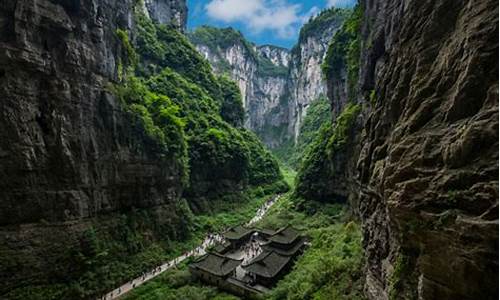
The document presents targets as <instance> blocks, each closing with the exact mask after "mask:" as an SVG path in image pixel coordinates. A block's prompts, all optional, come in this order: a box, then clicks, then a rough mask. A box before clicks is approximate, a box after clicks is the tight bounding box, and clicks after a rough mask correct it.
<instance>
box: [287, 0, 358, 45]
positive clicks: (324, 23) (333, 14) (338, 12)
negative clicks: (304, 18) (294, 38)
mask: <svg viewBox="0 0 500 300" xmlns="http://www.w3.org/2000/svg"><path fill="white" fill-rule="evenodd" d="M349 14H350V10H348V9H340V8H335V7H332V8H329V9H325V10H323V11H322V12H321V13H319V15H317V16H316V17H311V19H309V21H308V22H307V23H306V24H304V26H302V28H301V29H300V35H299V42H298V44H297V45H299V44H301V43H304V42H305V41H306V40H307V38H308V37H311V36H316V35H317V34H321V33H323V32H325V30H326V29H327V28H328V27H331V26H333V25H334V24H338V25H340V24H342V23H343V22H344V20H345V18H346V17H348V16H349ZM298 50H299V49H298V48H297V46H296V47H294V48H293V49H292V52H298Z"/></svg>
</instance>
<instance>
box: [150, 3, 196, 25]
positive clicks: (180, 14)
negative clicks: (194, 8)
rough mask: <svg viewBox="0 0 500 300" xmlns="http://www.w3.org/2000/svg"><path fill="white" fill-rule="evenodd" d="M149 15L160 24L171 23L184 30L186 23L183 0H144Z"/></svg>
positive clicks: (185, 8) (185, 7) (186, 9)
mask: <svg viewBox="0 0 500 300" xmlns="http://www.w3.org/2000/svg"><path fill="white" fill-rule="evenodd" d="M144 4H145V5H146V8H147V11H148V14H149V17H150V18H151V19H153V20H155V21H157V22H158V23H161V24H173V25H175V26H176V27H177V28H179V29H180V30H182V31H184V30H185V29H186V25H187V11H188V8H187V4H186V1H185V0H145V1H144Z"/></svg>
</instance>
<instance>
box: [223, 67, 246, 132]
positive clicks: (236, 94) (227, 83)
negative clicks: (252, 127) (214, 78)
mask: <svg viewBox="0 0 500 300" xmlns="http://www.w3.org/2000/svg"><path fill="white" fill-rule="evenodd" d="M219 83H220V86H221V91H222V97H223V99H224V100H223V102H222V104H221V109H220V114H221V116H222V119H224V121H226V122H228V123H229V124H231V125H233V126H235V127H241V126H243V122H244V121H245V110H244V109H243V100H242V98H241V94H240V89H239V87H238V85H237V84H236V83H235V82H234V81H232V80H231V79H230V78H229V77H227V76H225V75H223V76H221V77H219Z"/></svg>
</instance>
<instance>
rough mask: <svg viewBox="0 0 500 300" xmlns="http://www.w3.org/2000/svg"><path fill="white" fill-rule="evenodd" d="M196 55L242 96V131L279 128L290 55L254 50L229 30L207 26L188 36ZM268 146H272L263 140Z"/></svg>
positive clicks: (274, 49) (268, 49)
mask: <svg viewBox="0 0 500 300" xmlns="http://www.w3.org/2000/svg"><path fill="white" fill-rule="evenodd" d="M189 36H190V39H191V41H192V42H193V43H194V44H195V45H196V47H197V49H198V51H199V52H200V53H201V54H202V55H203V56H204V57H205V58H206V59H208V61H209V62H210V63H211V65H212V67H213V68H214V69H215V71H216V72H218V73H222V74H229V76H230V77H231V78H232V79H233V80H235V81H236V82H237V83H238V86H239V87H240V90H241V93H242V96H243V106H244V107H245V113H246V116H247V118H246V122H245V127H247V128H249V129H251V130H253V131H255V132H257V133H261V129H262V128H264V126H265V125H266V124H267V123H271V124H276V126H279V125H281V124H282V123H283V122H286V121H284V120H283V118H286V115H285V114H283V115H279V114H275V113H272V112H274V111H276V110H278V109H279V108H278V106H279V105H280V101H281V99H282V97H283V95H284V93H285V90H286V86H287V80H288V64H289V61H290V53H289V51H288V50H287V49H283V48H278V47H275V46H269V45H266V46H255V45H253V44H252V43H250V42H248V41H247V40H246V39H245V38H244V37H243V35H242V34H241V33H240V32H238V31H235V30H234V29H232V28H226V29H218V28H213V27H208V26H203V27H200V28H197V29H196V30H195V31H194V32H193V33H191V34H190V35H189ZM261 136H262V137H263V139H264V141H266V142H267V144H268V145H269V146H273V145H274V144H276V141H274V140H272V139H266V137H265V136H263V135H261Z"/></svg>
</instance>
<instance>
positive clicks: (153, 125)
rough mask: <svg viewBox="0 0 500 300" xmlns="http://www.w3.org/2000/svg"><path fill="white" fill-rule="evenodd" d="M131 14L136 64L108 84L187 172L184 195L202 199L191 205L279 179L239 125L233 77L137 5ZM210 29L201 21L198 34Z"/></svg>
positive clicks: (270, 162) (271, 163) (271, 161)
mask: <svg viewBox="0 0 500 300" xmlns="http://www.w3.org/2000/svg"><path fill="white" fill-rule="evenodd" d="M136 20H137V32H136V35H137V49H136V52H137V53H138V54H139V55H140V57H141V63H140V64H139V66H138V67H137V68H136V71H135V74H130V75H129V76H128V78H127V80H126V82H124V83H123V84H121V85H119V86H116V87H115V88H114V90H115V92H117V94H118V96H119V98H120V99H122V102H123V103H125V104H126V106H127V107H128V109H129V111H130V112H131V113H132V114H133V115H134V116H135V118H136V119H138V120H139V121H140V122H139V123H141V124H143V127H144V128H145V131H146V134H147V136H149V137H150V138H152V140H154V141H156V142H157V143H158V144H159V145H160V146H161V147H164V148H165V149H166V150H168V151H167V153H168V156H169V157H171V156H174V157H175V158H176V161H179V162H181V164H180V165H182V167H183V168H182V169H183V170H185V172H184V173H185V174H187V175H189V180H188V184H187V186H186V187H187V190H186V192H185V196H186V197H187V198H188V199H190V200H192V201H191V202H193V201H194V202H197V201H198V202H200V203H196V204H194V206H200V205H201V206H206V205H204V203H202V202H203V201H206V200H207V199H210V198H219V197H221V196H223V195H224V194H225V193H228V192H236V191H238V190H241V187H244V186H246V185H252V186H257V185H263V184H272V183H273V182H276V181H280V180H282V175H281V173H280V171H279V167H278V164H277V162H276V160H275V159H274V158H273V157H272V155H271V154H270V153H269V152H268V151H267V150H265V149H264V147H263V146H262V144H261V143H260V142H259V141H258V139H257V138H256V137H255V136H254V135H253V134H251V133H249V132H248V131H246V130H245V129H242V128H237V127H239V126H241V125H242V124H243V121H244V110H243V107H242V100H241V95H240V92H239V89H238V87H237V86H236V84H235V83H234V82H232V81H231V80H229V79H228V78H227V77H225V76H220V77H216V76H214V75H213V74H212V72H211V68H210V65H209V64H208V62H207V61H205V60H204V59H203V58H202V57H201V55H200V54H198V52H197V51H196V49H195V47H194V46H193V45H192V44H191V43H190V42H189V41H188V40H187V39H186V38H185V37H184V36H183V35H182V34H180V33H179V32H178V31H177V30H175V29H173V28H170V27H167V26H164V25H159V24H155V23H153V22H152V21H151V20H150V19H149V18H147V17H146V16H144V15H143V13H142V11H141V10H139V9H137V10H136ZM214 32H215V31H213V30H212V29H210V28H201V29H200V32H199V35H200V36H203V35H204V34H205V33H206V34H214ZM224 36H225V37H227V38H228V37H230V35H224ZM183 145H185V146H183ZM186 149H187V150H186ZM173 151H176V152H175V155H173V153H174V152H173ZM228 183H231V184H228ZM200 197H201V198H203V199H205V200H201V201H199V200H198V198H200Z"/></svg>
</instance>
